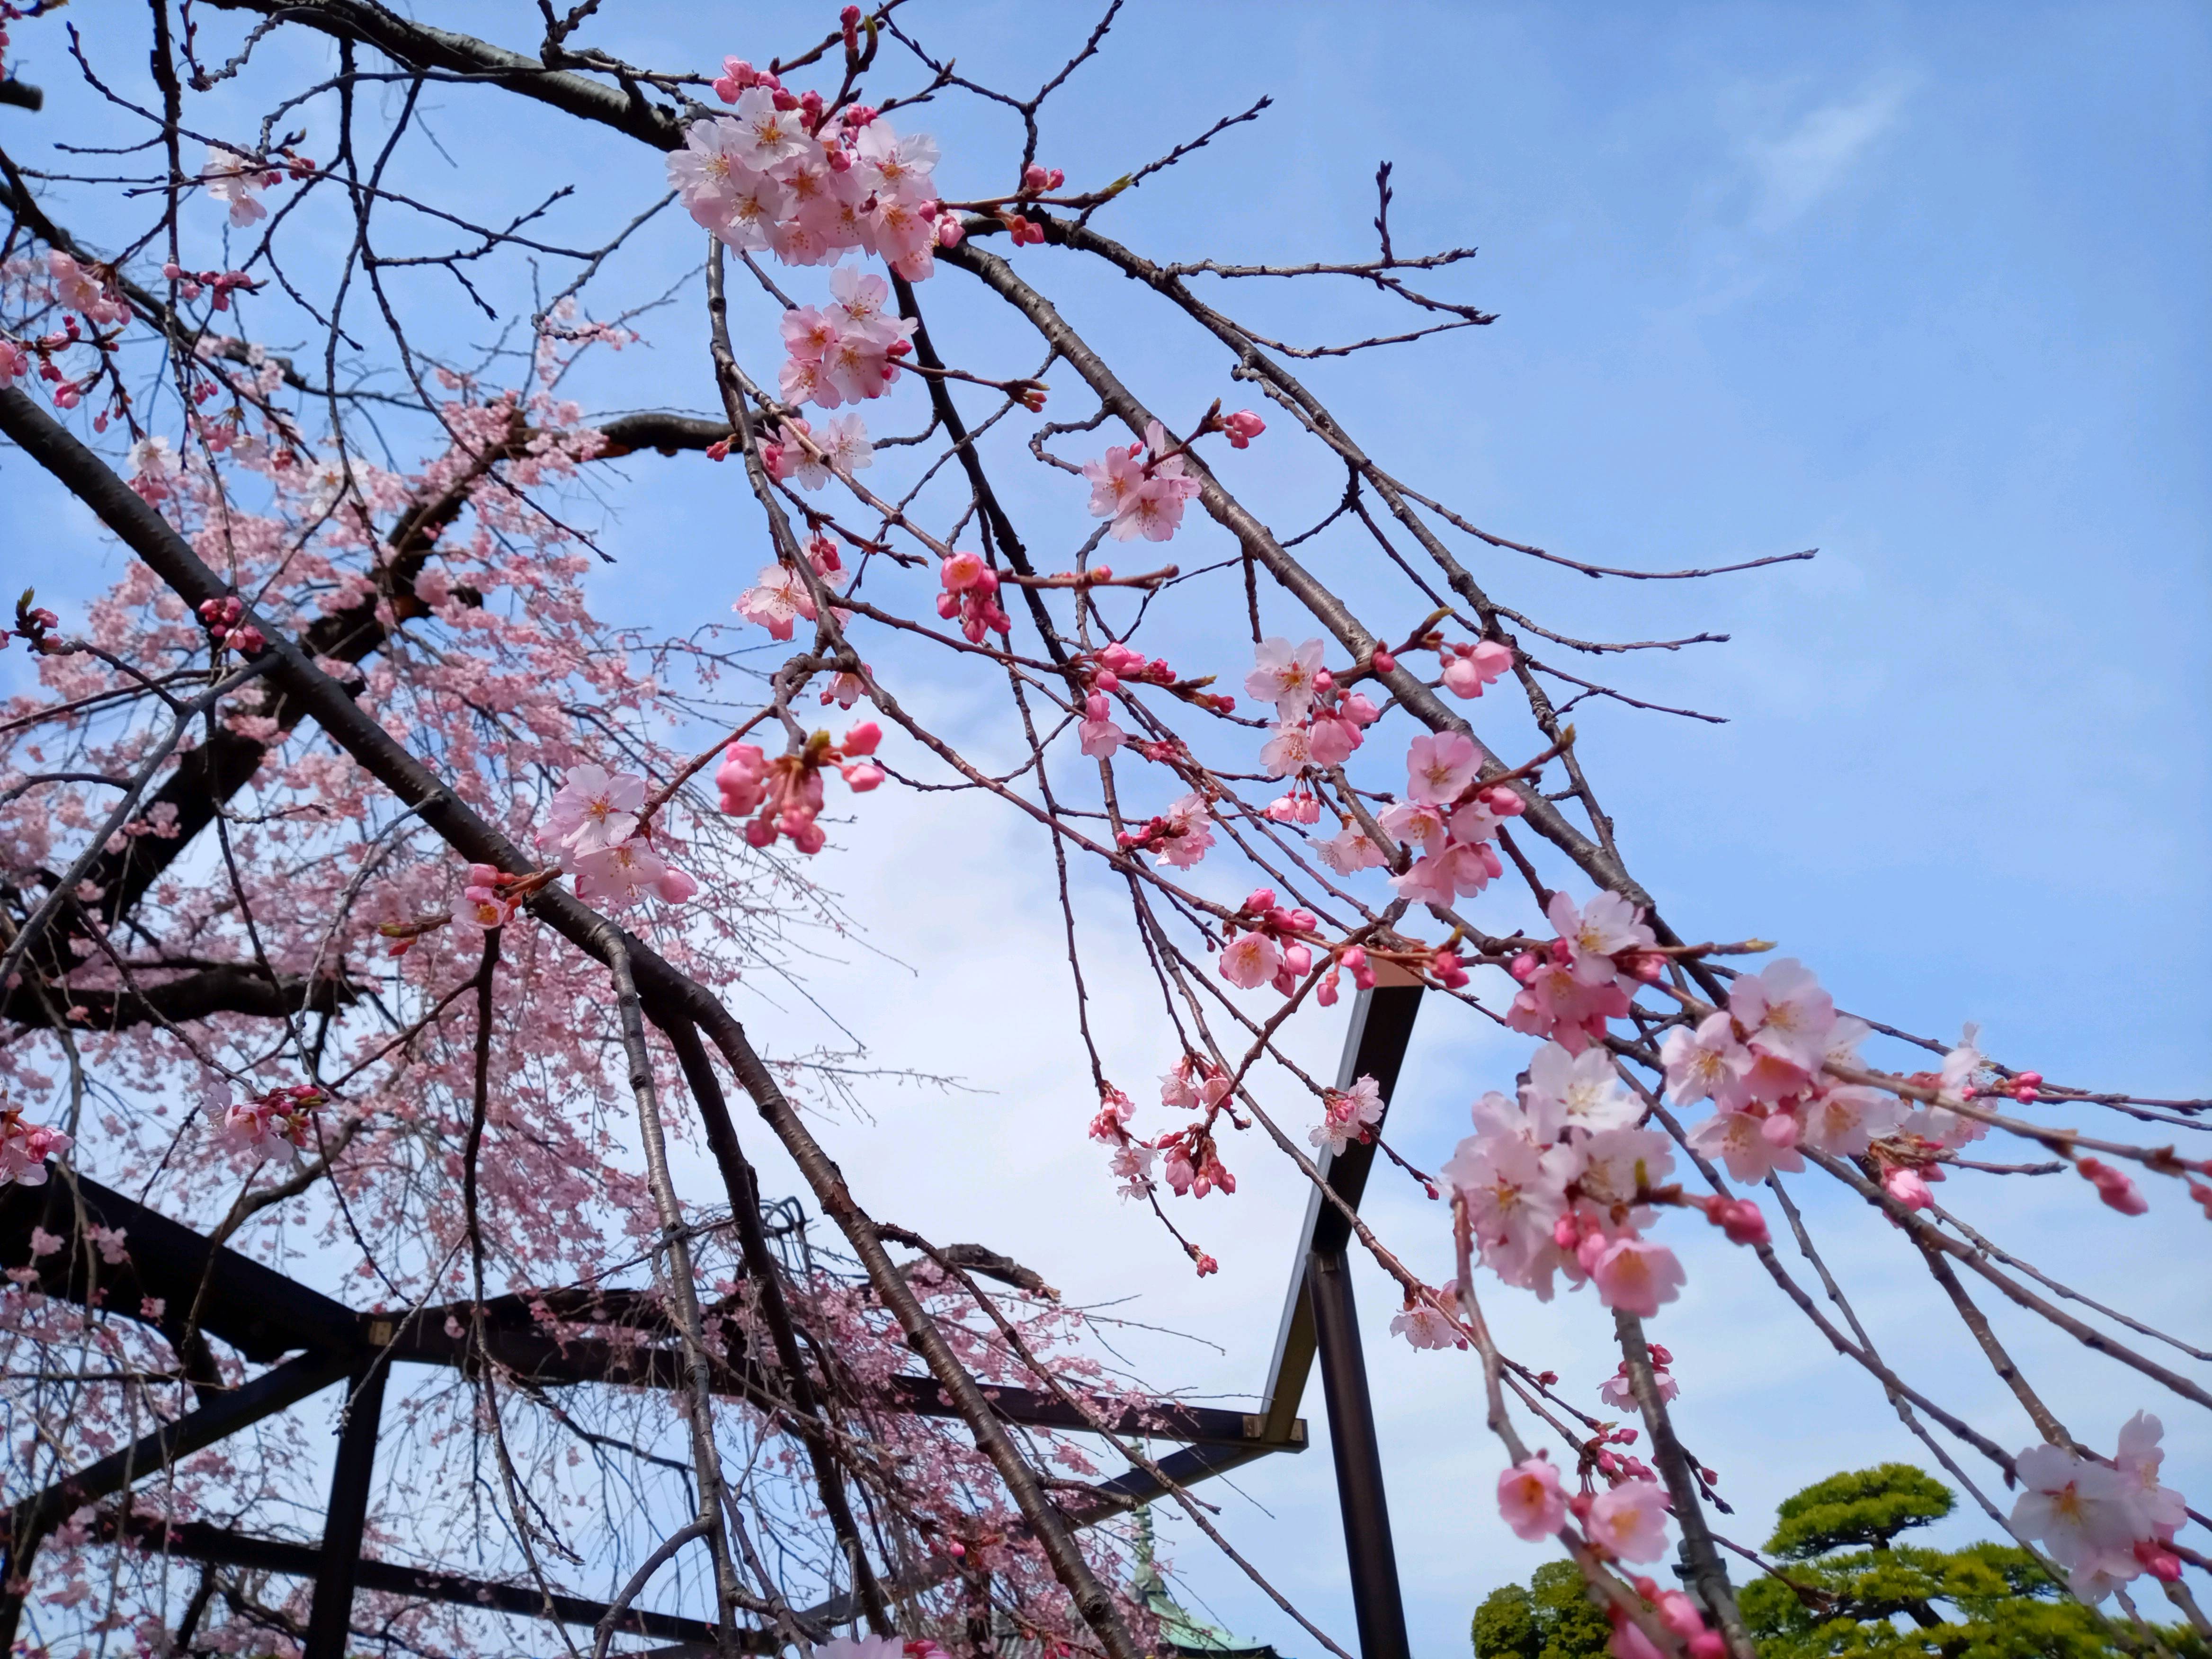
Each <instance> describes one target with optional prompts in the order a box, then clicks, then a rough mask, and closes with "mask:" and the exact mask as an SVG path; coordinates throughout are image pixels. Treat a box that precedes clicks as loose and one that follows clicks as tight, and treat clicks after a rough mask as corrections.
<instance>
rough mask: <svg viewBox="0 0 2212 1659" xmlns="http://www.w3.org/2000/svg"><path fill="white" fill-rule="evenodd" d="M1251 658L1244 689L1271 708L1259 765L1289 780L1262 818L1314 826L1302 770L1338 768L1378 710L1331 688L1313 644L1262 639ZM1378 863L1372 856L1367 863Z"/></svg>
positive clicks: (1316, 813) (1360, 696) (1314, 810)
mask: <svg viewBox="0 0 2212 1659" xmlns="http://www.w3.org/2000/svg"><path fill="white" fill-rule="evenodd" d="M1253 658H1254V666H1253V669H1252V671H1251V672H1250V673H1249V674H1247V675H1246V676H1245V677H1244V690H1245V691H1246V693H1247V694H1248V695H1249V696H1252V697H1255V698H1256V699H1258V700H1259V701H1260V702H1271V703H1273V704H1274V706H1275V730H1274V732H1273V735H1272V736H1271V737H1269V738H1268V739H1267V742H1266V743H1265V744H1262V745H1261V750H1260V761H1261V764H1262V765H1264V766H1265V767H1266V768H1267V775H1269V776H1270V777H1277V778H1291V779H1293V780H1295V781H1293V783H1292V784H1291V793H1289V794H1287V795H1285V796H1284V797H1283V798H1282V799H1279V800H1277V801H1275V802H1273V804H1271V805H1269V806H1268V808H1267V816H1268V817H1272V818H1274V819H1276V820H1277V821H1278V822H1279V823H1316V822H1317V821H1318V820H1319V818H1320V817H1321V804H1320V802H1319V801H1318V800H1317V799H1315V797H1314V795H1313V793H1311V790H1310V788H1309V787H1308V786H1307V785H1306V784H1305V782H1304V773H1305V770H1306V769H1307V768H1308V767H1310V766H1316V767H1331V766H1341V765H1342V764H1343V763H1345V762H1346V760H1348V759H1350V758H1351V757H1352V750H1355V749H1357V748H1358V747H1359V745H1360V744H1362V743H1363V742H1364V741H1365V738H1364V736H1363V735H1362V731H1363V728H1364V727H1366V726H1372V725H1373V724H1374V723H1375V722H1376V720H1379V719H1381V718H1382V710H1381V709H1379V708H1376V706H1375V703H1374V702H1373V700H1372V699H1370V697H1368V696H1367V695H1366V694H1365V693H1364V692H1359V691H1353V692H1350V693H1347V692H1346V691H1345V690H1343V689H1342V688H1341V687H1340V686H1339V685H1338V684H1337V683H1336V679H1335V677H1334V675H1332V674H1331V673H1330V672H1329V671H1328V669H1326V668H1324V667H1322V642H1321V641H1319V640H1308V641H1305V642H1304V643H1303V644H1301V645H1298V646H1296V647H1293V646H1292V645H1291V642H1290V641H1288V640H1285V639H1267V640H1262V641H1261V642H1260V643H1259V644H1258V645H1257V646H1256V647H1254V649H1253ZM1323 856H1324V857H1327V856H1328V855H1327V854H1326V853H1324V854H1323ZM1382 861H1383V860H1382V856H1381V854H1380V853H1379V851H1378V853H1377V854H1376V857H1375V859H1374V860H1372V862H1374V863H1377V864H1379V863H1381V862H1382ZM1358 867H1360V868H1365V867H1367V866H1365V865H1362V866H1358ZM1347 873H1348V872H1347Z"/></svg>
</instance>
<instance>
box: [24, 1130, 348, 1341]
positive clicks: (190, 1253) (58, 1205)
mask: <svg viewBox="0 0 2212 1659" xmlns="http://www.w3.org/2000/svg"><path fill="white" fill-rule="evenodd" d="M72 1184H74V1186H75V1188H76V1193H75V1196H74V1199H73V1198H72V1195H71V1193H70V1187H71V1185H72ZM79 1203H82V1206H83V1214H84V1222H85V1225H87V1226H88V1227H110V1228H115V1229H118V1230H119V1231H122V1232H124V1233H125V1235H126V1237H125V1241H124V1248H125V1250H126V1252H127V1253H128V1254H127V1255H126V1256H125V1260H123V1261H119V1262H116V1263H113V1264H112V1265H111V1264H110V1263H108V1262H107V1261H105V1260H104V1259H102V1257H101V1253H100V1252H99V1251H97V1250H94V1249H93V1248H92V1246H91V1245H90V1243H88V1241H87V1240H86V1239H85V1238H84V1237H83V1236H82V1234H81V1233H79V1231H78V1230H77V1207H76V1206H77V1204H79ZM33 1228H43V1229H45V1231H47V1232H49V1233H52V1234H54V1235H55V1236H57V1237H59V1238H61V1239H62V1240H63V1241H64V1243H63V1248H62V1249H59V1250H58V1251H56V1252H55V1253H54V1254H52V1255H44V1256H38V1255H33V1254H32V1253H31V1232H32V1230H33ZM0 1263H4V1264H5V1265H6V1266H8V1267H30V1268H33V1269H35V1270H36V1271H37V1273H38V1275H39V1289H40V1290H41V1291H44V1292H45V1293H46V1295H48V1296H52V1297H59V1298H61V1299H63V1300H65V1301H70V1302H75V1303H76V1304H79V1305H82V1304H85V1302H86V1301H87V1300H88V1297H90V1296H91V1294H92V1293H93V1291H94V1290H95V1289H96V1290H97V1291H100V1293H101V1302H102V1305H103V1306H105V1307H106V1308H109V1309H112V1310H114V1311H115V1312H116V1313H118V1314H122V1315H125V1316H135V1315H134V1313H133V1310H136V1309H137V1308H139V1307H140V1306H142V1305H143V1304H144V1303H145V1302H147V1301H149V1300H151V1301H155V1302H159V1303H161V1304H163V1305H164V1308H165V1313H164V1316H163V1319H162V1321H161V1325H162V1327H163V1328H164V1329H165V1330H167V1329H168V1328H172V1327H173V1328H177V1329H179V1330H181V1328H182V1324H183V1321H184V1319H185V1316H186V1315H187V1314H189V1313H191V1311H192V1310H193V1309H194V1308H195V1307H197V1309H198V1312H199V1329H200V1330H201V1331H203V1332H204V1333H205V1334H208V1335H210V1336H213V1337H216V1338H218V1339H219V1340H222V1341H223V1342H226V1343H228V1344H229V1345H230V1346H232V1347H234V1348H235V1349H237V1350H238V1352H240V1354H242V1355H243V1356H244V1357H245V1358H247V1359H249V1360H252V1361H253V1362H254V1363H255V1364H269V1363H270V1361H272V1360H276V1359H279V1358H283V1356H284V1355H285V1354H288V1353H292V1352H297V1351H299V1350H301V1349H302V1348H306V1349H310V1350H316V1351H320V1352H335V1353H340V1354H350V1352H352V1350H353V1349H354V1348H355V1347H356V1346H357V1345H358V1343H359V1342H360V1340H361V1339H360V1333H359V1328H358V1326H357V1324H356V1322H355V1318H354V1315H353V1310H351V1309H349V1308H348V1307H346V1306H345V1305H344V1304H343V1303H340V1302H337V1301H334V1300H332V1299H331V1297H327V1296H325V1295H324V1294H323V1293H322V1292H321V1291H313V1290H310V1289H308V1288H307V1286H306V1285H302V1284H301V1283H300V1282H299V1281H298V1280H297V1279H288V1278H287V1277H285V1275H283V1273H278V1272H276V1270H275V1269H274V1268H272V1267H264V1266H262V1265H261V1263H259V1262H258V1261H253V1260H252V1259H251V1258H250V1257H247V1256H243V1255H239V1254H238V1252H237V1251H235V1250H233V1249H228V1248H224V1249H211V1247H210V1244H209V1243H208V1241H207V1240H206V1239H205V1238H204V1237H202V1236H201V1235H200V1234H198V1233H197V1232H194V1231H192V1230H191V1228H190V1227H187V1226H185V1225H182V1224H181V1223H179V1222H175V1221H172V1220H170V1219H169V1218H168V1217H167V1216H165V1215H163V1214H161V1212H159V1211H156V1210H149V1209H148V1208H147V1207H146V1206H144V1205H143V1204H140V1203H137V1202H135V1201H134V1200H131V1199H129V1198H126V1197H125V1196H124V1195H123V1194H121V1193H118V1192H114V1191H112V1190H111V1189H109V1188H106V1187H103V1186H101V1185H100V1183H99V1182H96V1181H94V1180H93V1179H92V1178H91V1177H90V1176H82V1175H76V1174H73V1173H71V1172H70V1171H68V1170H62V1169H60V1168H58V1167H57V1168H55V1169H54V1170H53V1174H52V1178H51V1179H50V1180H49V1181H47V1182H46V1184H45V1185H44V1186H41V1187H18V1186H11V1187H9V1188H4V1189H0ZM203 1284H204V1285H205V1291H204V1293H203V1291H202V1285H203ZM341 1368H342V1369H343V1367H341Z"/></svg>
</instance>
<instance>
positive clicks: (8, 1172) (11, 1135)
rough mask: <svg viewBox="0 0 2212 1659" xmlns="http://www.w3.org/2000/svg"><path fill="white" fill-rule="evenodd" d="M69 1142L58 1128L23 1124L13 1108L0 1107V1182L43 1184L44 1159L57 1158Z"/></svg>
mask: <svg viewBox="0 0 2212 1659" xmlns="http://www.w3.org/2000/svg"><path fill="white" fill-rule="evenodd" d="M72 1144H73V1143H72V1142H71V1140H70V1137H69V1136H67V1135H65V1134H64V1133H62V1132H61V1131H60V1130H59V1129H49V1128H46V1127H42V1126H41V1125H39V1124H36V1123H26V1122H24V1121H23V1117H22V1114H21V1113H20V1112H19V1111H17V1110H16V1109H15V1108H14V1107H12V1106H10V1107H0V1185H5V1184H7V1183H9V1182H13V1183H14V1184H15V1185H16V1186H19V1187H42V1186H44V1185H45V1184H46V1160H47V1159H48V1158H59V1157H60V1156H61V1155H62V1154H63V1153H64V1152H67V1151H69V1149H70V1146H71V1145H72Z"/></svg>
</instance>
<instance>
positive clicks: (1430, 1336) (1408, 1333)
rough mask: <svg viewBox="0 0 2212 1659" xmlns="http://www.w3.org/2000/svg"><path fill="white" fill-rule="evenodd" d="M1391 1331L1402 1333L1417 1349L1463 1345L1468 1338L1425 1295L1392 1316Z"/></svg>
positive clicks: (1399, 1334) (1411, 1301) (1460, 1346)
mask: <svg viewBox="0 0 2212 1659" xmlns="http://www.w3.org/2000/svg"><path fill="white" fill-rule="evenodd" d="M1390 1334H1391V1335H1393V1336H1402V1337H1404V1338H1405V1339H1406V1340H1407V1342H1408V1343H1410V1344H1412V1345H1413V1346H1414V1347H1416V1348H1430V1349H1437V1348H1463V1347H1465V1346H1467V1339H1466V1338H1465V1337H1463V1336H1462V1335H1461V1334H1459V1332H1458V1330H1457V1328H1455V1327H1454V1325H1453V1324H1452V1322H1451V1318H1450V1316H1449V1315H1448V1314H1446V1313H1444V1312H1443V1310H1441V1309H1439V1308H1438V1307H1437V1306H1436V1304H1434V1303H1432V1302H1430V1301H1429V1300H1428V1299H1427V1298H1426V1297H1415V1298H1413V1299H1411V1300H1408V1301H1407V1304H1406V1305H1405V1306H1404V1307H1403V1308H1401V1309H1400V1310H1398V1311H1397V1312H1396V1313H1395V1314H1393V1315H1392V1316H1390Z"/></svg>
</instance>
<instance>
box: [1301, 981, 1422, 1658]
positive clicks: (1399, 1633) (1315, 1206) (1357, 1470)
mask: <svg viewBox="0 0 2212 1659" xmlns="http://www.w3.org/2000/svg"><path fill="white" fill-rule="evenodd" d="M1379 979H1380V975H1378V981H1379ZM1420 1007H1421V986H1420V983H1419V981H1413V980H1411V978H1410V976H1400V982H1398V983H1387V982H1378V983H1377V984H1376V987H1375V988H1374V989H1373V990H1370V991H1362V992H1361V993H1360V994H1359V1000H1358V1002H1356V1003H1355V1004H1354V1005H1353V1006H1352V1024H1351V1027H1350V1029H1349V1030H1347V1031H1346V1033H1345V1039H1344V1058H1343V1060H1342V1061H1341V1062H1340V1064H1339V1066H1338V1068H1337V1077H1336V1086H1337V1087H1338V1088H1340V1089H1348V1088H1350V1087H1351V1086H1352V1084H1353V1083H1354V1082H1356V1081H1357V1080H1358V1079H1360V1078H1361V1077H1371V1078H1373V1079H1375V1082H1376V1087H1377V1089H1378V1090H1379V1091H1380V1092H1381V1094H1382V1097H1383V1104H1384V1107H1385V1113H1384V1115H1385V1117H1386V1118H1387V1116H1388V1115H1389V1114H1388V1107H1389V1101H1390V1097H1391V1096H1392V1095H1393V1094H1394V1093H1395V1091H1396V1090H1397V1086H1398V1073H1399V1070H1400V1068H1401V1066H1403V1065H1404V1063H1405V1059H1406V1050H1407V1046H1408V1045H1409V1044H1410V1043H1411V1042H1412V1040H1413V1020H1414V1017H1415V1016H1416V1015H1418V1014H1419V1012H1420ZM1381 1127H1382V1124H1381V1123H1380V1122H1378V1123H1377V1124H1376V1130H1377V1131H1378V1132H1379V1131H1380V1130H1381ZM1317 1161H1318V1162H1319V1164H1320V1166H1321V1173H1322V1180H1324V1181H1325V1182H1328V1187H1329V1190H1330V1191H1331V1192H1333V1193H1334V1194H1336V1195H1337V1196H1338V1197H1340V1198H1341V1199H1342V1200H1344V1201H1345V1203H1346V1205H1347V1206H1350V1207H1351V1208H1352V1209H1354V1210H1357V1209H1358V1207H1359V1201H1360V1200H1361V1198H1362V1197H1363V1196H1364V1195H1365V1194H1366V1190H1367V1177H1368V1175H1369V1173H1370V1170H1372V1169H1373V1167H1374V1164H1375V1147H1374V1145H1373V1144H1372V1143H1371V1142H1365V1141H1355V1142H1354V1143H1353V1144H1352V1145H1351V1146H1347V1147H1346V1148H1345V1150H1344V1151H1343V1152H1341V1153H1340V1154H1337V1155H1335V1156H1331V1155H1330V1154H1329V1153H1328V1152H1326V1151H1324V1152H1322V1155H1321V1157H1320V1158H1319V1159H1318V1160H1317ZM1351 1242H1352V1224H1351V1222H1350V1220H1349V1219H1347V1218H1346V1216H1345V1215H1344V1213H1343V1212H1342V1211H1340V1210H1339V1209H1338V1208H1337V1207H1336V1206H1334V1204H1329V1203H1327V1202H1325V1201H1324V1200H1323V1198H1322V1194H1321V1192H1320V1191H1319V1190H1318V1189H1316V1191H1314V1192H1313V1193H1312V1194H1310V1195H1309V1197H1308V1199H1307V1201H1306V1218H1305V1226H1304V1230H1303V1231H1302V1232H1301V1234H1300V1237H1299V1244H1300V1251H1299V1254H1298V1255H1297V1256H1296V1257H1295V1258H1293V1260H1294V1261H1295V1263H1296V1265H1295V1266H1294V1267H1292V1269H1291V1289H1290V1294H1289V1296H1288V1297H1286V1298H1285V1303H1284V1307H1283V1318H1282V1323H1281V1325H1280V1327H1279V1330H1278V1333H1277V1335H1276V1338H1275V1357H1274V1361H1273V1364H1272V1365H1271V1366H1270V1367H1269V1369H1268V1373H1267V1395H1266V1397H1265V1400H1264V1402H1263V1404H1262V1407H1261V1419H1262V1421H1263V1425H1266V1426H1270V1427H1272V1426H1273V1425H1279V1424H1282V1423H1285V1422H1287V1421H1288V1420H1289V1419H1290V1418H1291V1415H1292V1414H1293V1413H1296V1412H1297V1409H1298V1406H1299V1403H1300V1401H1302V1400H1303V1399H1304V1395H1305V1387H1306V1381H1307V1378H1308V1377H1309V1376H1310V1375H1311V1372H1312V1368H1313V1364H1314V1361H1315V1359H1316V1357H1318V1358H1319V1359H1320V1361H1321V1367H1322V1393H1323V1395H1324V1396H1325V1397H1326V1399H1327V1401H1328V1426H1329V1449H1330V1454H1331V1455H1332V1456H1333V1457H1334V1461H1335V1464H1336V1493H1337V1504H1338V1507H1339V1508H1340V1510H1341V1511H1342V1513H1343V1516H1344V1547H1345V1558H1346V1563H1347V1565H1349V1567H1350V1569H1351V1573H1352V1609H1353V1613H1354V1616H1355V1617H1356V1619H1357V1620H1358V1626H1359V1646H1360V1652H1361V1654H1362V1656H1363V1659H1407V1655H1408V1653H1409V1652H1410V1649H1409V1647H1408V1644H1407V1636H1406V1612H1405V1601H1404V1597H1403V1595H1402V1593H1401V1590H1400V1588H1399V1584H1398V1563H1397V1552H1396V1549H1395V1547H1394V1545H1393V1543H1392V1541H1391V1537H1390V1509H1389V1502H1388V1500H1387V1498H1386V1497H1385V1494H1384V1490H1383V1458H1382V1452H1381V1449H1380V1447H1379V1446H1378V1445H1377V1443H1376V1436H1375V1407H1374V1401H1373V1399H1372V1397H1371V1396H1370V1394H1369V1393H1368V1389H1367V1364H1366V1359H1365V1357H1364V1355H1363V1353H1362V1352H1361V1350H1360V1344H1359V1320H1358V1310H1356V1308H1355V1307H1354V1305H1353V1303H1352V1267H1351V1261H1350V1259H1349V1257H1348V1255H1347V1254H1346V1249H1347V1247H1348V1246H1349V1244H1350V1243H1351Z"/></svg>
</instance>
